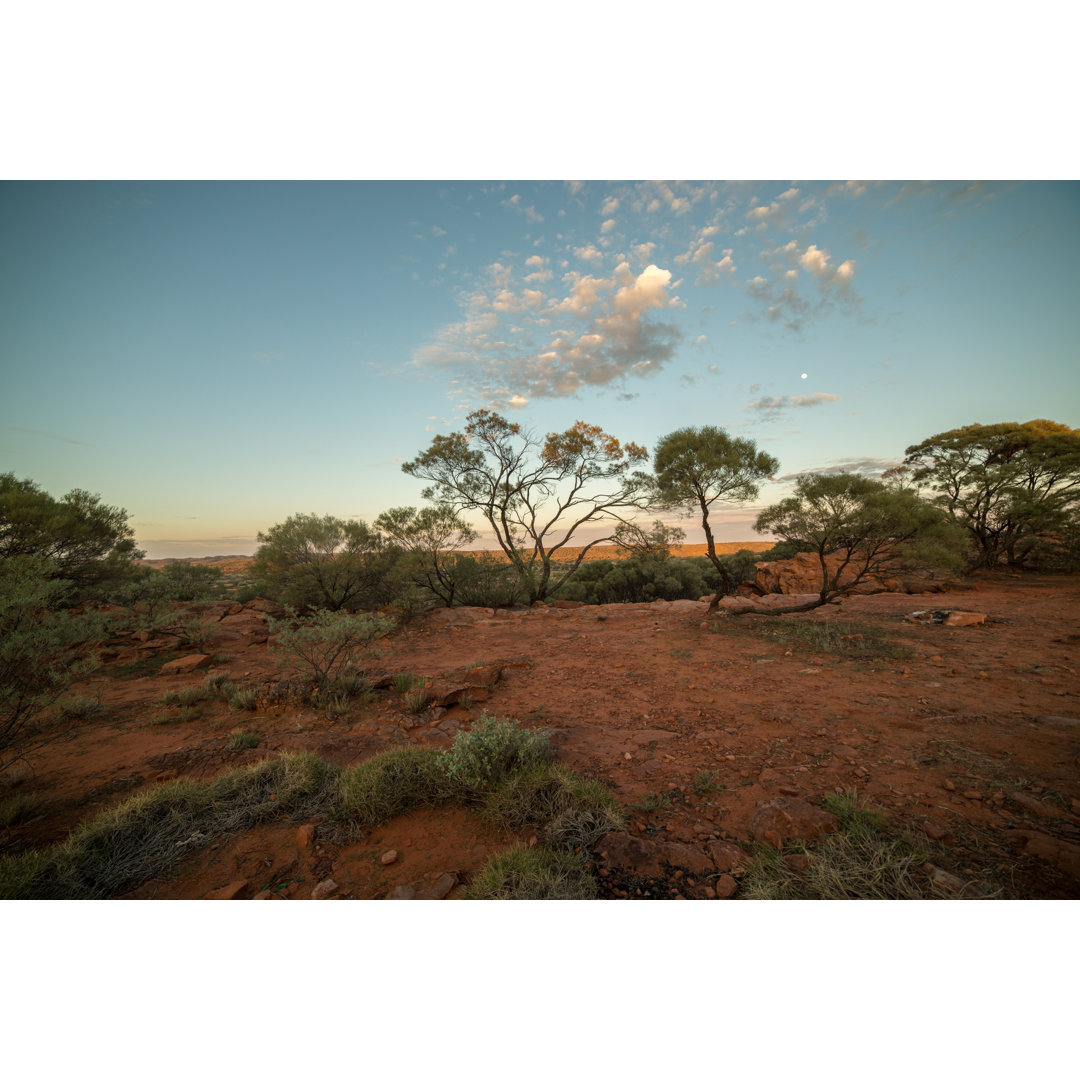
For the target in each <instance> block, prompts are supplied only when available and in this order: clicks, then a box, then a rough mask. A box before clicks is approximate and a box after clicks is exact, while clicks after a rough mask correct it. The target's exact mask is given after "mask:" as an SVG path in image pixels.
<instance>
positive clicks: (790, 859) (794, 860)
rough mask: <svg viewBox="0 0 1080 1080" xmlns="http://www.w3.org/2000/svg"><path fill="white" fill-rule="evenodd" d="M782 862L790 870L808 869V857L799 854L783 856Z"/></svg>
mask: <svg viewBox="0 0 1080 1080" xmlns="http://www.w3.org/2000/svg"><path fill="white" fill-rule="evenodd" d="M784 862H786V863H787V864H788V866H790V867H791V869H792V870H809V869H810V856H809V855H804V854H802V853H801V852H797V853H795V854H793V855H785V856H784Z"/></svg>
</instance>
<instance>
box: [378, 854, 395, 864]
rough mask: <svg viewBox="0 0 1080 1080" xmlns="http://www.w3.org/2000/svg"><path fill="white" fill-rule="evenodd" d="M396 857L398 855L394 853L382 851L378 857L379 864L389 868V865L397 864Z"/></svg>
mask: <svg viewBox="0 0 1080 1080" xmlns="http://www.w3.org/2000/svg"><path fill="white" fill-rule="evenodd" d="M397 857H398V853H397V852H396V851H393V850H391V851H384V852H383V853H382V855H380V856H379V862H381V863H382V864H383V866H389V865H390V864H391V863H394V862H397Z"/></svg>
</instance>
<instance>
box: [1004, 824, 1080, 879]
mask: <svg viewBox="0 0 1080 1080" xmlns="http://www.w3.org/2000/svg"><path fill="white" fill-rule="evenodd" d="M1006 836H1007V837H1008V838H1009V842H1010V843H1012V844H1014V845H1016V846H1017V847H1020V848H1021V849H1022V850H1023V853H1024V854H1025V855H1034V856H1036V857H1037V858H1039V859H1044V860H1046V862H1048V863H1052V864H1053V865H1054V866H1056V867H1057V868H1058V869H1059V870H1062V871H1064V872H1065V873H1066V874H1069V875H1070V876H1072V877H1075V878H1080V845H1078V844H1070V843H1069V842H1068V841H1067V840H1059V839H1058V838H1057V837H1056V836H1047V835H1046V833H1040V832H1035V831H1034V830H1033V829H1010V830H1009V831H1008V832H1007V833H1006Z"/></svg>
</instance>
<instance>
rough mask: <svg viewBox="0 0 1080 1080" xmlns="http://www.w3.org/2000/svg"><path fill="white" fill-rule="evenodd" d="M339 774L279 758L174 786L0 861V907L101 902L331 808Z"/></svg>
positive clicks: (299, 757)
mask: <svg viewBox="0 0 1080 1080" xmlns="http://www.w3.org/2000/svg"><path fill="white" fill-rule="evenodd" d="M337 777H338V770H337V769H336V768H335V767H334V766H332V765H330V764H329V763H328V762H325V761H321V760H320V759H319V758H317V757H315V756H314V755H313V754H283V755H282V756H281V757H279V758H276V759H272V760H266V761H260V762H258V763H256V764H254V765H251V766H248V767H246V768H242V769H235V770H233V771H232V772H229V773H226V774H225V775H224V776H221V777H218V778H217V779H216V780H213V781H210V782H209V783H197V782H195V781H192V780H174V781H172V782H171V783H168V784H159V785H157V786H156V787H153V788H150V789H149V790H147V791H145V792H140V793H138V794H136V795H133V796H132V797H131V798H129V799H127V800H125V801H124V802H123V803H121V804H120V805H119V806H116V807H113V808H112V809H110V810H105V811H103V812H102V813H101V814H98V815H97V816H96V817H94V818H93V819H91V820H90V821H88V822H85V823H84V824H83V825H80V826H78V827H77V828H76V829H75V830H74V831H73V832H72V833H71V835H70V836H69V837H68V838H67V839H66V840H65V841H63V842H62V843H60V844H55V845H53V846H52V847H49V848H45V849H43V850H40V851H30V852H26V853H24V854H21V855H15V856H11V857H9V858H6V859H2V860H0V899H5V900H15V899H21V900H50V899H53V900H79V899H84V900H93V899H105V898H107V897H110V896H115V895H117V894H118V893H123V892H126V891H128V890H129V889H133V888H135V887H136V886H137V885H139V884H140V883H141V882H143V881H147V880H149V879H150V878H154V877H158V876H160V875H161V874H162V873H164V872H165V871H166V870H168V869H169V868H170V867H172V866H173V865H175V864H176V863H178V862H179V861H180V860H181V859H183V858H185V857H186V856H187V855H188V854H190V853H191V852H193V851H196V850H198V849H200V848H202V847H205V846H206V845H207V844H208V843H210V842H211V841H212V840H214V839H215V838H216V837H219V836H222V835H224V834H226V833H229V832H232V831H234V830H237V829H247V828H251V827H252V826H254V825H257V824H259V823H261V822H263V821H268V820H272V819H275V818H279V817H281V816H282V815H289V816H292V817H307V816H311V815H312V814H314V813H315V812H316V811H317V810H318V809H321V808H325V807H326V806H327V805H328V804H331V805H332V804H333V803H334V802H335V801H336V797H337V796H336V781H337Z"/></svg>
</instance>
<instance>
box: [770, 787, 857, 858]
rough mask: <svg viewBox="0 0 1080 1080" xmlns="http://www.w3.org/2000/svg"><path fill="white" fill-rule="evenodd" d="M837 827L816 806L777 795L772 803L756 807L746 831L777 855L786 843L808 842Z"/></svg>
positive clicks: (834, 819) (832, 819)
mask: <svg viewBox="0 0 1080 1080" xmlns="http://www.w3.org/2000/svg"><path fill="white" fill-rule="evenodd" d="M837 825H838V822H837V820H836V818H835V816H834V815H832V814H830V813H829V812H828V811H826V810H819V809H818V808H817V807H816V806H811V805H810V803H808V802H804V801H803V800H802V799H793V798H791V797H789V796H787V795H780V796H777V798H775V799H773V800H772V802H768V803H765V805H763V806H759V807H758V808H757V810H756V811H754V816H753V817H752V818H751V819H750V831H751V832H752V833H754V835H755V836H759V837H762V838H763V839H764V840H766V841H767V842H768V843H769V844H771V845H772V846H773V847H775V848H776V849H777V850H778V851H780V850H782V849H783V846H784V842H785V841H786V840H810V839H811V838H812V837H815V836H818V835H820V834H821V833H825V832H832V831H833V830H834V829H835V828H836V827H837Z"/></svg>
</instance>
